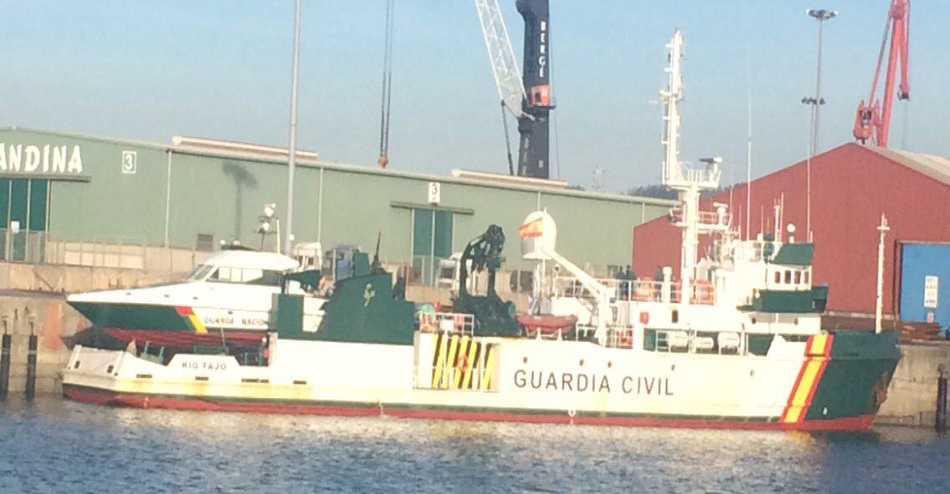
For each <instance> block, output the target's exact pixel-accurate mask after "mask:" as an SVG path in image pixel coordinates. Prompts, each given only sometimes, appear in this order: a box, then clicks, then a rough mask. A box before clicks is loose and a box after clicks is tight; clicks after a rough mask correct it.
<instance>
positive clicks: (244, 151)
mask: <svg viewBox="0 0 950 494" xmlns="http://www.w3.org/2000/svg"><path fill="white" fill-rule="evenodd" d="M0 131H20V132H32V133H38V134H46V135H54V136H62V137H69V138H76V139H85V140H90V141H98V142H105V143H120V144H129V145H135V146H141V147H145V148H150V149H161V150H163V151H170V152H174V153H181V154H191V155H197V156H208V157H219V158H238V159H244V160H248V161H255V162H259V163H269V164H274V165H286V164H287V155H288V152H287V150H286V149H285V148H278V147H273V146H262V145H257V144H249V143H242V142H234V141H222V140H216V139H202V138H195V137H183V136H174V137H173V138H172V144H171V145H162V144H155V143H152V142H144V141H136V140H130V139H121V138H112V137H97V136H90V135H83V134H75V133H67V132H59V131H51V130H40V129H32V128H25V127H17V126H13V127H0ZM296 154H297V166H301V167H308V168H326V169H331V170H332V169H335V170H342V171H349V172H354V173H363V174H369V175H384V176H395V177H403V178H410V179H421V180H430V181H438V182H449V183H459V184H466V185H473V186H481V187H491V188H496V189H515V190H524V191H530V192H539V193H540V192H543V193H545V194H557V195H562V196H574V197H583V198H588V199H601V200H608V201H613V202H626V203H632V204H647V205H654V206H662V207H672V206H674V205H675V204H676V201H671V200H667V199H656V198H652V197H640V196H629V195H625V194H614V193H607V192H598V191H588V190H576V189H571V188H569V187H568V184H567V183H566V182H562V181H558V180H540V179H528V178H525V177H510V176H508V175H503V174H495V173H485V172H473V171H468V170H453V171H452V175H450V176H445V175H436V174H431V173H420V172H412V171H401V170H400V171H397V170H393V169H387V170H381V169H379V168H378V167H376V166H363V165H353V164H348V163H339V162H335V161H327V160H324V159H320V158H319V156H318V154H317V153H316V152H313V151H304V150H298V151H297V153H296Z"/></svg>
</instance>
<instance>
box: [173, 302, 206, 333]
mask: <svg viewBox="0 0 950 494" xmlns="http://www.w3.org/2000/svg"><path fill="white" fill-rule="evenodd" d="M175 312H176V313H177V314H178V315H179V316H181V317H183V318H184V319H185V321H187V322H188V325H189V326H191V329H192V330H193V331H194V332H195V333H198V334H208V328H206V327H205V325H204V324H202V323H201V319H198V316H197V315H196V314H195V311H193V310H191V307H175Z"/></svg>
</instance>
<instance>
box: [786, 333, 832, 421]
mask: <svg viewBox="0 0 950 494" xmlns="http://www.w3.org/2000/svg"><path fill="white" fill-rule="evenodd" d="M832 341H833V336H831V335H827V334H819V335H814V336H812V337H810V338H809V339H808V342H807V343H806V344H805V361H804V362H803V363H802V368H801V370H799V372H798V378H797V379H796V380H795V385H794V386H793V387H792V393H791V396H789V399H788V404H787V405H786V406H785V412H784V413H782V418H781V420H780V421H781V422H782V423H786V424H795V423H799V422H802V421H803V420H805V416H806V415H807V413H808V408H809V407H810V406H811V402H812V398H813V397H814V396H815V391H816V390H817V389H818V385H819V384H820V383H821V376H822V375H823V374H824V372H825V368H826V367H827V365H828V361H829V360H830V355H831V345H832Z"/></svg>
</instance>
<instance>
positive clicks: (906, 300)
mask: <svg viewBox="0 0 950 494" xmlns="http://www.w3.org/2000/svg"><path fill="white" fill-rule="evenodd" d="M928 276H930V277H936V279H937V299H936V302H937V304H936V305H937V306H936V308H933V309H931V308H927V307H925V306H924V296H925V293H924V292H925V290H924V286H925V284H926V282H927V277H928ZM900 296H901V298H900V308H901V313H900V315H901V319H903V320H905V321H915V322H926V321H927V316H928V312H932V313H933V316H932V317H933V320H934V322H936V323H938V324H940V327H941V328H944V329H946V328H947V326H948V325H950V245H947V244H909V243H908V244H901V292H900Z"/></svg>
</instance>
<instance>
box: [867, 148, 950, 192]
mask: <svg viewBox="0 0 950 494" xmlns="http://www.w3.org/2000/svg"><path fill="white" fill-rule="evenodd" d="M867 148H868V149H869V150H871V151H874V152H875V153H877V154H880V155H881V156H884V157H885V158H887V159H889V160H892V161H895V162H897V163H900V164H902V165H904V166H906V167H907V168H910V169H911V170H914V171H916V172H917V173H922V174H924V175H927V176H928V177H930V178H932V179H934V180H937V181H939V182H942V183H945V184H947V185H950V158H946V157H943V156H937V155H933V154H924V153H913V152H910V151H898V150H896V149H887V148H882V147H877V146H868V147H867Z"/></svg>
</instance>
